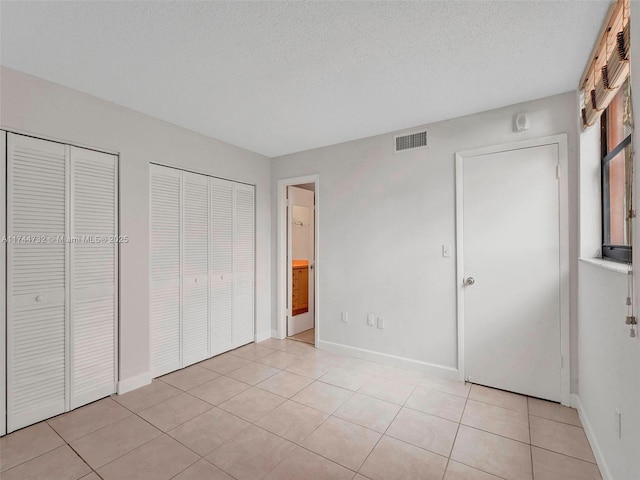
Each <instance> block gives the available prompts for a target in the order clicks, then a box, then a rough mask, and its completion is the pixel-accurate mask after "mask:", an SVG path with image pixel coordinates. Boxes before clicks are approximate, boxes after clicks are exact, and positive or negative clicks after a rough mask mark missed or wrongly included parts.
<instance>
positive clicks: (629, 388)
mask: <svg viewBox="0 0 640 480" xmlns="http://www.w3.org/2000/svg"><path fill="white" fill-rule="evenodd" d="M579 270H580V288H579V299H580V302H579V303H580V308H579V318H580V326H579V328H580V335H579V358H580V393H579V407H580V414H581V418H582V422H583V425H584V427H585V431H586V432H587V434H588V435H589V440H590V441H591V446H592V448H593V450H594V452H595V454H596V457H597V458H598V464H599V466H600V470H601V471H602V476H603V479H604V480H631V479H636V478H640V408H639V405H640V403H639V402H640V375H639V374H638V373H639V370H640V342H638V338H635V339H633V338H630V337H629V327H627V326H626V325H625V324H624V319H625V316H626V314H627V308H626V304H625V299H626V296H627V275H626V274H625V273H619V272H615V271H612V270H609V269H606V268H603V267H602V266H599V265H592V264H590V263H586V262H580V268H579ZM616 410H619V411H620V412H621V414H622V437H619V436H618V429H617V419H616Z"/></svg>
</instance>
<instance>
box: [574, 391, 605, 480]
mask: <svg viewBox="0 0 640 480" xmlns="http://www.w3.org/2000/svg"><path fill="white" fill-rule="evenodd" d="M571 406H572V407H573V408H575V409H576V410H578V415H580V421H581V422H582V428H584V433H585V434H586V435H587V440H589V445H591V450H593V456H594V457H596V463H597V464H598V468H600V475H602V480H613V477H612V476H611V472H610V471H609V466H608V465H607V462H606V460H605V459H604V456H603V455H602V450H600V445H599V444H598V440H597V439H596V435H595V433H594V431H593V429H592V428H591V423H590V422H589V418H588V417H587V414H586V413H585V411H584V409H583V408H582V403H580V397H579V396H578V395H576V394H575V393H572V394H571Z"/></svg>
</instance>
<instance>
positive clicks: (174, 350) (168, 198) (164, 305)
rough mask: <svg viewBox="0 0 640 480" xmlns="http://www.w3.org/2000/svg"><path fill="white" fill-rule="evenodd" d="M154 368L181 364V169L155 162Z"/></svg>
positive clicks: (165, 369)
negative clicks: (162, 165) (158, 164)
mask: <svg viewBox="0 0 640 480" xmlns="http://www.w3.org/2000/svg"><path fill="white" fill-rule="evenodd" d="M150 168H151V172H150V173H151V260H150V262H151V308H150V323H151V370H152V374H153V376H154V377H157V376H160V375H164V374H165V373H168V372H171V371H173V370H177V369H179V368H180V367H181V353H180V345H181V338H180V303H181V293H180V279H181V277H180V275H181V266H180V243H181V241H180V237H181V234H180V230H181V226H180V216H181V215H180V196H181V180H180V171H179V170H176V169H173V168H167V167H160V166H157V165H151V166H150Z"/></svg>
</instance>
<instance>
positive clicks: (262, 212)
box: [0, 67, 271, 383]
mask: <svg viewBox="0 0 640 480" xmlns="http://www.w3.org/2000/svg"><path fill="white" fill-rule="evenodd" d="M0 126H1V127H2V128H6V129H15V130H20V131H23V132H30V133H32V134H33V135H34V136H39V135H42V136H45V137H52V138H55V139H59V140H62V141H64V142H69V143H76V144H81V145H86V146H90V147H94V148H96V149H107V150H111V151H116V152H119V154H120V233H121V234H122V235H128V236H129V238H130V242H129V243H127V244H123V245H122V246H121V250H120V380H121V381H123V380H124V381H130V382H133V383H135V379H136V378H139V376H144V375H145V374H146V373H147V372H149V274H148V272H149V162H156V163H161V164H166V165H172V166H177V167H182V168H186V169H192V170H194V171H198V172H201V173H206V174H209V175H214V176H218V177H223V178H227V179H231V180H238V181H241V182H246V183H252V184H255V185H256V198H257V200H256V205H257V211H256V244H257V252H256V254H257V255H256V276H257V277H256V293H257V297H256V307H257V308H256V317H257V329H256V332H257V334H258V335H261V334H262V336H264V335H267V336H270V330H271V325H270V315H271V296H270V281H271V256H270V253H271V204H270V202H271V193H270V188H271V187H270V169H271V162H270V160H269V159H268V158H266V157H263V156H262V155H258V154H256V153H253V152H249V151H246V150H243V149H240V148H238V147H234V146H232V145H229V144H227V143H223V142H221V141H218V140H215V139H212V138H209V137H205V136H203V135H199V134H197V133H195V132H192V131H189V130H186V129H183V128H180V127H177V126H175V125H172V124H169V123H167V122H163V121H161V120H157V119H154V118H152V117H149V116H147V115H144V114H141V113H138V112H135V111H133V110H129V109H127V108H124V107H120V106H118V105H115V104H113V103H109V102H106V101H103V100H100V99H98V98H95V97H92V96H89V95H85V94H82V93H80V92H77V91H75V90H72V89H69V88H66V87H62V86H60V85H57V84H54V83H51V82H48V81H45V80H42V79H39V78H36V77H32V76H29V75H25V74H23V73H21V72H17V71H15V70H12V69H8V68H5V67H1V69H0Z"/></svg>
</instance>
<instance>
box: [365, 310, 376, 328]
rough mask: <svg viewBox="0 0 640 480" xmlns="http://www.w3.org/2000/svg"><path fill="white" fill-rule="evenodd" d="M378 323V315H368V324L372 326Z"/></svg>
mask: <svg viewBox="0 0 640 480" xmlns="http://www.w3.org/2000/svg"><path fill="white" fill-rule="evenodd" d="M375 324H376V316H375V315H374V314H373V313H370V314H368V315H367V325H371V326H372V327H373V326H374V325H375Z"/></svg>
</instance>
